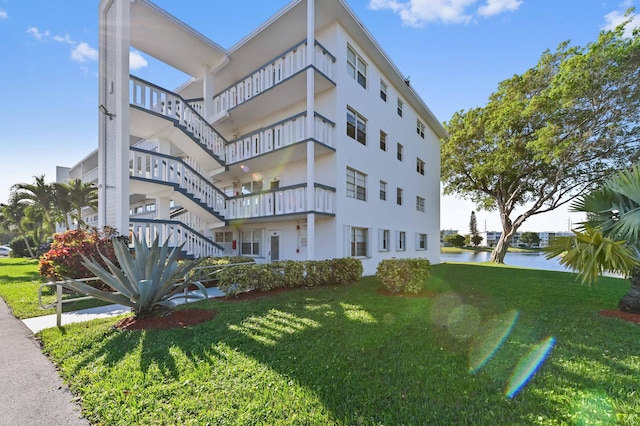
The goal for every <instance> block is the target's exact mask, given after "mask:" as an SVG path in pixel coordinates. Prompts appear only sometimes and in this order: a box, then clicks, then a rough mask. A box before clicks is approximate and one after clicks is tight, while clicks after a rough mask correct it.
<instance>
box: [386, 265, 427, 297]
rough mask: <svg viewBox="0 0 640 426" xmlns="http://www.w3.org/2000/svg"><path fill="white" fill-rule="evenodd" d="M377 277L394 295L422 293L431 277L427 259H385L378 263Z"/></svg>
mask: <svg viewBox="0 0 640 426" xmlns="http://www.w3.org/2000/svg"><path fill="white" fill-rule="evenodd" d="M376 276H377V277H378V279H379V280H380V281H381V282H382V284H383V285H384V286H385V287H386V288H387V290H389V291H391V292H392V293H420V291H422V290H424V288H425V285H426V283H427V281H429V277H431V263H430V262H429V261H428V260H427V259H420V258H407V259H396V258H395V257H394V258H391V259H385V260H382V261H381V262H380V263H378V267H377V269H376Z"/></svg>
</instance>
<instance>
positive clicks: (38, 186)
mask: <svg viewBox="0 0 640 426" xmlns="http://www.w3.org/2000/svg"><path fill="white" fill-rule="evenodd" d="M34 179H35V181H34V183H16V184H15V185H13V186H12V187H11V190H12V192H13V193H14V194H15V197H16V199H17V200H18V201H26V202H27V203H29V204H31V205H33V206H34V208H36V209H39V210H40V211H41V212H42V215H43V216H44V218H45V221H46V224H47V227H48V230H49V235H53V234H54V233H55V232H56V218H55V213H54V212H55V211H56V210H55V197H54V190H53V186H52V185H49V184H47V183H45V181H44V175H39V176H34Z"/></svg>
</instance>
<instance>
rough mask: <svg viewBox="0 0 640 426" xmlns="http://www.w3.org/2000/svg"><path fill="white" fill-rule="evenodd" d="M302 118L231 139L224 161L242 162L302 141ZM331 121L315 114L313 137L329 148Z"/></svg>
mask: <svg viewBox="0 0 640 426" xmlns="http://www.w3.org/2000/svg"><path fill="white" fill-rule="evenodd" d="M306 117H307V114H305V113H302V114H298V115H295V116H293V117H290V118H287V119H286V120H283V121H280V122H278V123H275V124H272V125H270V126H268V127H264V128H262V129H259V130H256V131H254V132H251V133H248V134H246V135H243V136H240V137H239V138H238V139H236V140H232V141H230V142H229V144H228V145H227V153H226V159H227V164H233V163H237V162H239V161H246V160H248V159H250V158H253V157H257V156H259V155H263V154H266V153H268V152H271V151H273V150H276V149H280V148H284V147H286V146H289V145H293V144H295V143H298V142H302V141H304V140H306V128H307V126H306ZM334 126H335V125H334V123H333V122H331V121H329V120H328V119H326V118H324V117H322V116H319V115H316V117H315V139H316V140H317V141H318V142H320V143H322V144H324V145H327V146H329V147H332V148H333V128H334Z"/></svg>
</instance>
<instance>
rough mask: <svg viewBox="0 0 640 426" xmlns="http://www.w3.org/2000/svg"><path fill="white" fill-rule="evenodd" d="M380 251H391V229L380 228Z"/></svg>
mask: <svg viewBox="0 0 640 426" xmlns="http://www.w3.org/2000/svg"><path fill="white" fill-rule="evenodd" d="M378 251H389V230H388V229H379V230H378Z"/></svg>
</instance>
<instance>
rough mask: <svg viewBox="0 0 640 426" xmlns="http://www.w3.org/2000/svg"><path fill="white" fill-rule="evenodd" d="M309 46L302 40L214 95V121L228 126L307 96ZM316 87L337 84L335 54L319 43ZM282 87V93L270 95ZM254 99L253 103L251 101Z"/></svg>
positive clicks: (288, 104) (317, 89) (316, 46)
mask: <svg viewBox="0 0 640 426" xmlns="http://www.w3.org/2000/svg"><path fill="white" fill-rule="evenodd" d="M308 53H309V52H308V47H307V43H306V42H301V43H298V44H297V45H295V46H294V47H292V48H291V49H289V50H288V51H286V52H284V53H282V54H281V55H278V56H277V57H276V58H274V59H273V60H271V61H269V62H268V63H267V64H265V65H263V66H262V67H260V68H259V69H258V70H256V71H254V72H252V73H251V74H249V75H247V76H246V77H244V78H241V79H240V80H239V81H238V82H237V83H235V84H233V85H232V86H230V87H228V88H226V89H224V90H222V91H221V92H220V93H219V94H217V95H216V96H214V98H213V116H212V117H210V121H211V122H213V123H218V122H222V120H225V122H224V123H223V124H218V125H220V126H224V127H225V128H229V129H230V128H232V127H233V126H234V125H235V124H237V122H240V121H242V122H247V121H254V120H258V119H260V118H263V117H265V116H266V115H268V114H270V113H272V112H273V111H274V110H280V109H283V108H285V107H287V106H290V105H295V104H296V103H298V102H302V101H303V100H304V99H305V97H306V73H305V72H304V71H305V70H306V69H307V54H308ZM313 54H314V64H313V68H314V69H315V71H316V72H315V90H316V93H321V92H324V91H325V90H328V89H330V88H332V87H334V86H335V83H334V81H333V77H334V74H335V57H334V56H333V55H331V54H330V53H329V52H328V51H327V50H326V49H325V48H324V47H322V46H321V45H320V44H319V43H318V42H316V43H315V46H314V49H313ZM275 87H279V90H278V93H277V94H274V95H271V96H269V95H267V92H270V91H271V89H273V88H275ZM249 101H251V102H249Z"/></svg>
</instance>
